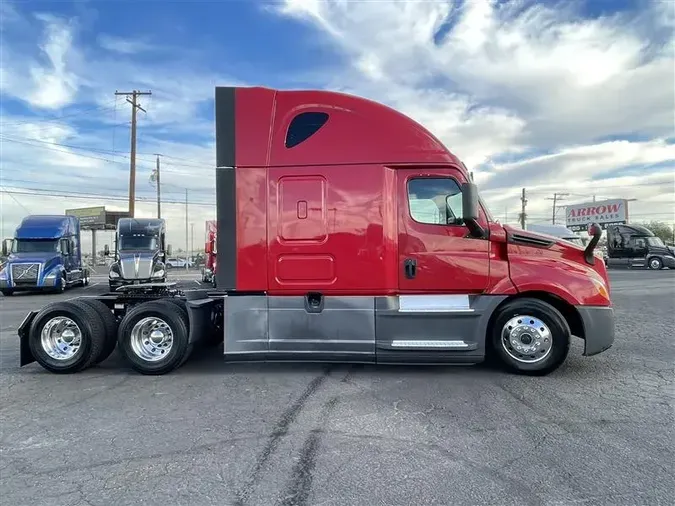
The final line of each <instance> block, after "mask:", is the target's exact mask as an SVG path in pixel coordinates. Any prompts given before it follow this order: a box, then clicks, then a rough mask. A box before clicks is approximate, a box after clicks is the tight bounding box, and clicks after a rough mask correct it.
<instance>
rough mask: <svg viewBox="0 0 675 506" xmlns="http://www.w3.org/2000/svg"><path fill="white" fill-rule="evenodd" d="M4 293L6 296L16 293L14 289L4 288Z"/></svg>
mask: <svg viewBox="0 0 675 506" xmlns="http://www.w3.org/2000/svg"><path fill="white" fill-rule="evenodd" d="M2 294H3V295H4V296H5V297H10V296H12V295H14V290H2Z"/></svg>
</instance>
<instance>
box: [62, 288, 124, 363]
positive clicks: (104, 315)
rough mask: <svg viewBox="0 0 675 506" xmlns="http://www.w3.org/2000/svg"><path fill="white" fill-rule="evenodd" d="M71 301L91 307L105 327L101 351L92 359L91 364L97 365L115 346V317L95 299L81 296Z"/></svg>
mask: <svg viewBox="0 0 675 506" xmlns="http://www.w3.org/2000/svg"><path fill="white" fill-rule="evenodd" d="M71 302H74V303H75V304H79V305H86V306H89V307H91V308H92V309H93V310H94V311H96V314H97V315H98V317H99V318H100V320H101V323H102V324H103V327H104V328H105V338H104V340H103V346H102V347H101V353H100V354H99V356H98V357H96V359H95V360H94V363H93V365H98V364H100V363H101V362H103V361H104V360H106V359H107V358H108V357H109V356H110V355H111V354H112V352H113V351H115V347H116V346H117V319H116V318H115V316H114V315H113V314H112V311H110V309H109V308H108V306H106V305H105V304H104V303H103V302H101V301H100V300H96V299H90V298H88V297H82V298H79V299H73V300H72V301H71Z"/></svg>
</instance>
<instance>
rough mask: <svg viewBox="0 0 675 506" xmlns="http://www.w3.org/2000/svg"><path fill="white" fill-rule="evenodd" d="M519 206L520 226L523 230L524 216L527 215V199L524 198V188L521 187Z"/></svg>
mask: <svg viewBox="0 0 675 506" xmlns="http://www.w3.org/2000/svg"><path fill="white" fill-rule="evenodd" d="M520 206H521V211H520V216H519V219H520V228H522V229H523V230H525V218H526V217H527V215H526V214H525V207H526V206H527V199H526V198H525V188H523V193H522V196H521V197H520Z"/></svg>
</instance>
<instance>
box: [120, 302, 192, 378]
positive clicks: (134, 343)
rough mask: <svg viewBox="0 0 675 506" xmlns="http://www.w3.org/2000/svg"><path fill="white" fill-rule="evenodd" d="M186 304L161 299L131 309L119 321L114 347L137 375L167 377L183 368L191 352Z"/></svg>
mask: <svg viewBox="0 0 675 506" xmlns="http://www.w3.org/2000/svg"><path fill="white" fill-rule="evenodd" d="M189 329H190V327H189V322H188V314H187V310H186V309H185V302H184V301H182V300H179V299H170V298H169V299H161V300H155V301H149V302H144V303H142V304H139V305H138V306H135V307H133V308H132V309H130V310H129V311H128V312H127V314H126V315H125V316H124V318H123V319H122V321H121V322H120V325H119V329H118V332H117V345H118V347H119V351H120V353H122V355H123V356H124V357H125V358H126V360H127V361H128V363H129V364H130V366H131V368H132V369H133V370H135V371H136V372H139V373H141V374H148V375H161V374H166V373H168V372H170V371H172V370H174V369H177V368H179V367H180V366H182V365H183V364H184V363H185V362H186V361H187V359H188V358H189V356H190V354H191V352H192V348H193V346H192V344H191V343H190V342H189Z"/></svg>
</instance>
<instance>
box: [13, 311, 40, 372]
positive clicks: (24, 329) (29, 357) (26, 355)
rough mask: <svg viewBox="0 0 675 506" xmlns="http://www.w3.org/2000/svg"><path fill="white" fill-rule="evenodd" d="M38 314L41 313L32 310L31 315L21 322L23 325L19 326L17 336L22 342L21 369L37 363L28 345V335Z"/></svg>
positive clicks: (20, 353) (20, 350) (20, 352)
mask: <svg viewBox="0 0 675 506" xmlns="http://www.w3.org/2000/svg"><path fill="white" fill-rule="evenodd" d="M38 312H39V311H35V310H32V311H31V312H30V313H28V314H27V315H26V317H25V318H24V319H23V321H22V322H21V325H19V328H18V330H17V334H18V335H19V341H20V348H19V366H20V367H23V366H24V365H28V364H32V363H33V362H35V357H34V356H33V353H32V352H31V351H30V345H29V344H28V333H29V331H30V325H31V323H33V320H34V319H35V315H37V314H38Z"/></svg>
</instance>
